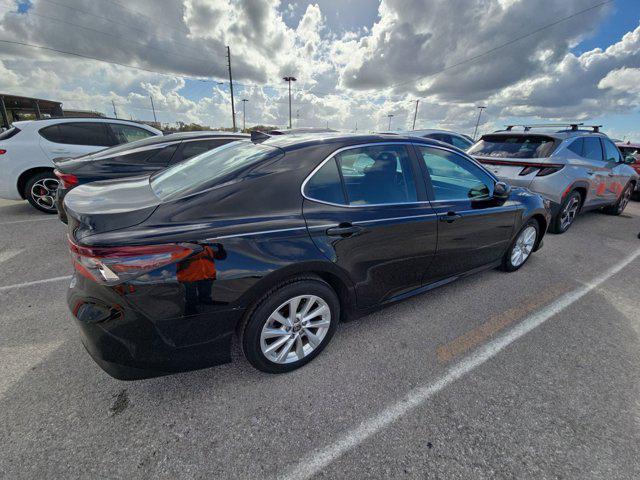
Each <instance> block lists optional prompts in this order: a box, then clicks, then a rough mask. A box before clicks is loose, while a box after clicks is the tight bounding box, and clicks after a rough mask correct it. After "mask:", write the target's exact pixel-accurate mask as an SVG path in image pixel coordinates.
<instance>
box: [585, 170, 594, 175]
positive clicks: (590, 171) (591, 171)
mask: <svg viewBox="0 0 640 480" xmlns="http://www.w3.org/2000/svg"><path fill="white" fill-rule="evenodd" d="M594 173H595V172H594V171H593V170H587V175H593V174H594Z"/></svg>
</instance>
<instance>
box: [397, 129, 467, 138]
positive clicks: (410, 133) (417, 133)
mask: <svg viewBox="0 0 640 480" xmlns="http://www.w3.org/2000/svg"><path fill="white" fill-rule="evenodd" d="M385 133H393V134H396V135H406V136H408V137H412V136H422V135H429V134H430V133H445V134H447V135H457V136H459V137H464V138H469V137H468V136H467V135H465V134H464V133H458V132H454V131H452V130H442V129H440V128H422V129H420V130H392V131H390V132H385Z"/></svg>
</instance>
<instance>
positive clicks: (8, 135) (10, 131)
mask: <svg viewBox="0 0 640 480" xmlns="http://www.w3.org/2000/svg"><path fill="white" fill-rule="evenodd" d="M18 132H20V129H19V128H18V127H11V128H9V129H8V130H5V131H4V132H1V133H0V140H8V139H10V138H11V137H13V136H14V135H16V134H17V133H18Z"/></svg>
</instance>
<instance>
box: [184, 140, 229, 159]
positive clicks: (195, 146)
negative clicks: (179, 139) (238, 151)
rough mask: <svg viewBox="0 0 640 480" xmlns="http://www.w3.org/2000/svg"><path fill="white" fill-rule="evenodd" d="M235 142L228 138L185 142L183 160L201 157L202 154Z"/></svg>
mask: <svg viewBox="0 0 640 480" xmlns="http://www.w3.org/2000/svg"><path fill="white" fill-rule="evenodd" d="M232 141H233V140H231V139H228V138H220V139H216V140H194V141H188V142H183V144H182V158H183V159H187V158H191V157H195V156H196V155H200V154H201V153H204V152H208V151H209V150H213V149H214V148H218V147H221V146H222V145H226V144H227V143H229V142H232Z"/></svg>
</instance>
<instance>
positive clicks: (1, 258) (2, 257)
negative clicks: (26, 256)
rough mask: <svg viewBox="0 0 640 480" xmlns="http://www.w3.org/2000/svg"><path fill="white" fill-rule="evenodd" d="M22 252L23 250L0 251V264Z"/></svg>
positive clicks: (9, 249)
mask: <svg viewBox="0 0 640 480" xmlns="http://www.w3.org/2000/svg"><path fill="white" fill-rule="evenodd" d="M22 252H24V248H8V249H7V250H2V251H0V263H2V262H6V261H7V260H11V259H12V258H13V257H17V256H18V255H20V254H21V253H22Z"/></svg>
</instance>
